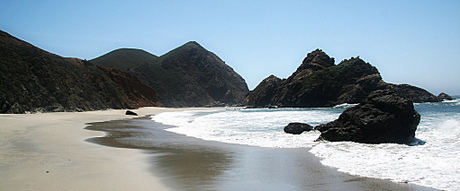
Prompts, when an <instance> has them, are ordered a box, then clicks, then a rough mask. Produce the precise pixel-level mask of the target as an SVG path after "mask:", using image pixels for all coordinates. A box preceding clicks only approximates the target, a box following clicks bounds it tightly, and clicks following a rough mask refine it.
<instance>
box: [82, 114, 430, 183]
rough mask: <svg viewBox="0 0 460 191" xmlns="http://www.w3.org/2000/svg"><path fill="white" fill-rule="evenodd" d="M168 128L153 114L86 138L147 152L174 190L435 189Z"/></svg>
mask: <svg viewBox="0 0 460 191" xmlns="http://www.w3.org/2000/svg"><path fill="white" fill-rule="evenodd" d="M165 128H168V126H165V125H163V124H159V123H156V122H154V121H152V120H150V119H149V118H139V119H135V120H117V121H110V122H103V123H93V124H91V125H90V126H88V127H87V129H88V130H95V131H104V132H107V135H106V136H105V137H93V138H90V139H87V141H88V142H92V143H97V144H101V145H106V146H111V147H120V148H132V149H135V150H141V151H143V152H144V153H146V155H147V156H148V165H149V167H148V169H149V171H150V173H151V174H152V175H153V176H154V177H159V181H160V182H161V183H163V184H164V185H165V186H166V187H168V188H171V189H172V190H434V189H431V188H426V187H420V186H416V185H412V184H405V183H394V182H391V181H388V180H379V179H372V178H364V177H358V176H352V175H349V174H346V173H341V172H338V171H337V170H336V169H333V168H330V167H326V166H323V165H321V163H320V161H319V160H320V159H319V158H317V157H315V156H314V155H312V154H310V153H309V152H308V149H306V148H297V149H280V148H260V147H252V146H244V145H234V144H226V143H220V142H212V141H203V140H200V139H196V138H192V137H186V136H183V135H178V134H175V133H171V132H168V131H165V130H164V129H165Z"/></svg>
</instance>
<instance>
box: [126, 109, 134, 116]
mask: <svg viewBox="0 0 460 191" xmlns="http://www.w3.org/2000/svg"><path fill="white" fill-rule="evenodd" d="M125 115H135V116H137V113H135V112H133V111H130V110H127V111H126V113H125Z"/></svg>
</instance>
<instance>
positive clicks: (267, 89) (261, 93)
mask: <svg viewBox="0 0 460 191" xmlns="http://www.w3.org/2000/svg"><path fill="white" fill-rule="evenodd" d="M282 83H283V80H282V79H280V78H278V77H276V76H274V75H270V76H269V77H268V78H265V79H264V80H263V81H262V82H260V84H259V85H257V87H256V88H254V90H253V91H252V92H251V93H250V94H249V95H248V97H247V98H246V99H245V102H244V104H245V105H251V106H254V105H256V106H262V107H274V105H271V103H272V100H271V99H272V98H273V96H274V94H275V90H276V89H277V88H278V87H279V86H280V85H281V84H282Z"/></svg>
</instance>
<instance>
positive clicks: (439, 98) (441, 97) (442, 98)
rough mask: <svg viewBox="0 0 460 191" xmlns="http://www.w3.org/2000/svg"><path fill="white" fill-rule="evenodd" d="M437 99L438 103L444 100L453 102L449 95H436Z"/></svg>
mask: <svg viewBox="0 0 460 191" xmlns="http://www.w3.org/2000/svg"><path fill="white" fill-rule="evenodd" d="M437 99H438V100H439V101H444V100H454V98H452V97H451V96H450V95H447V94H446V93H444V92H442V93H440V94H439V95H438V97H437Z"/></svg>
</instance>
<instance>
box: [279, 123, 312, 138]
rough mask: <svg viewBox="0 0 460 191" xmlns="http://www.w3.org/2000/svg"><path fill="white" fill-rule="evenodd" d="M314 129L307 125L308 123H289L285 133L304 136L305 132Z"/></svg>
mask: <svg viewBox="0 0 460 191" xmlns="http://www.w3.org/2000/svg"><path fill="white" fill-rule="evenodd" d="M311 130H313V127H312V126H310V125H308V124H306V123H289V124H288V125H287V126H286V127H284V132H285V133H290V134H295V135H298V134H302V133H303V132H304V131H311Z"/></svg>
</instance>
